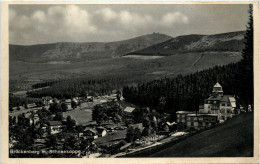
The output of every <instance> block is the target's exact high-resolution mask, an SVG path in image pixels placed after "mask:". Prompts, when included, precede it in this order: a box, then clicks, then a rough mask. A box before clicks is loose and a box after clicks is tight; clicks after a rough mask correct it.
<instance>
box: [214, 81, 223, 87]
mask: <svg viewBox="0 0 260 164" xmlns="http://www.w3.org/2000/svg"><path fill="white" fill-rule="evenodd" d="M215 87H216V88H219V87H222V86H221V85H220V84H219V83H218V82H217V83H216V84H215V85H214V88H215Z"/></svg>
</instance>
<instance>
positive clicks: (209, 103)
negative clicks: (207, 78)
mask: <svg viewBox="0 0 260 164" xmlns="http://www.w3.org/2000/svg"><path fill="white" fill-rule="evenodd" d="M239 113H240V112H239V111H237V109H236V99H235V97H234V96H232V95H224V92H223V89H222V86H221V85H220V84H219V83H218V82H217V83H216V84H215V85H214V86H213V90H212V94H211V95H210V96H209V97H208V98H207V99H205V101H204V105H200V106H199V112H198V113H197V112H188V111H177V112H176V115H177V119H176V122H177V123H178V129H188V130H190V129H195V130H199V129H203V128H205V127H210V126H212V125H214V124H216V123H218V122H224V121H226V120H227V119H230V118H232V117H233V115H235V114H239Z"/></svg>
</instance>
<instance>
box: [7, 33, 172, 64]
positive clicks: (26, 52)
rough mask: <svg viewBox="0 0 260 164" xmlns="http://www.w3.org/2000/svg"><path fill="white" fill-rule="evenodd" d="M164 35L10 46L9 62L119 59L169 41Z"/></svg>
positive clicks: (168, 37) (155, 34)
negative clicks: (105, 40)
mask: <svg viewBox="0 0 260 164" xmlns="http://www.w3.org/2000/svg"><path fill="white" fill-rule="evenodd" d="M171 38H172V37H170V36H167V35H164V34H158V33H154V34H148V35H144V36H139V37H136V38H132V39H128V40H123V41H117V42H89V43H53V44H40V45H31V46H21V45H10V46H9V52H10V53H9V56H10V62H13V61H23V62H39V63H44V62H50V61H82V60H92V59H99V58H111V57H119V56H122V55H123V54H125V53H128V52H132V51H137V50H140V49H143V48H146V47H149V46H151V45H154V44H158V43H160V42H163V41H166V40H169V39H171Z"/></svg>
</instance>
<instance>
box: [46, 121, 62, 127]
mask: <svg viewBox="0 0 260 164" xmlns="http://www.w3.org/2000/svg"><path fill="white" fill-rule="evenodd" d="M48 124H49V125H50V126H55V125H62V122H60V121H48Z"/></svg>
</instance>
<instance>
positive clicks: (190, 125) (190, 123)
mask: <svg viewBox="0 0 260 164" xmlns="http://www.w3.org/2000/svg"><path fill="white" fill-rule="evenodd" d="M216 123H218V115H215V114H188V115H187V122H186V128H187V130H192V129H193V130H200V129H204V128H206V127H210V126H212V125H215V124H216Z"/></svg>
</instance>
